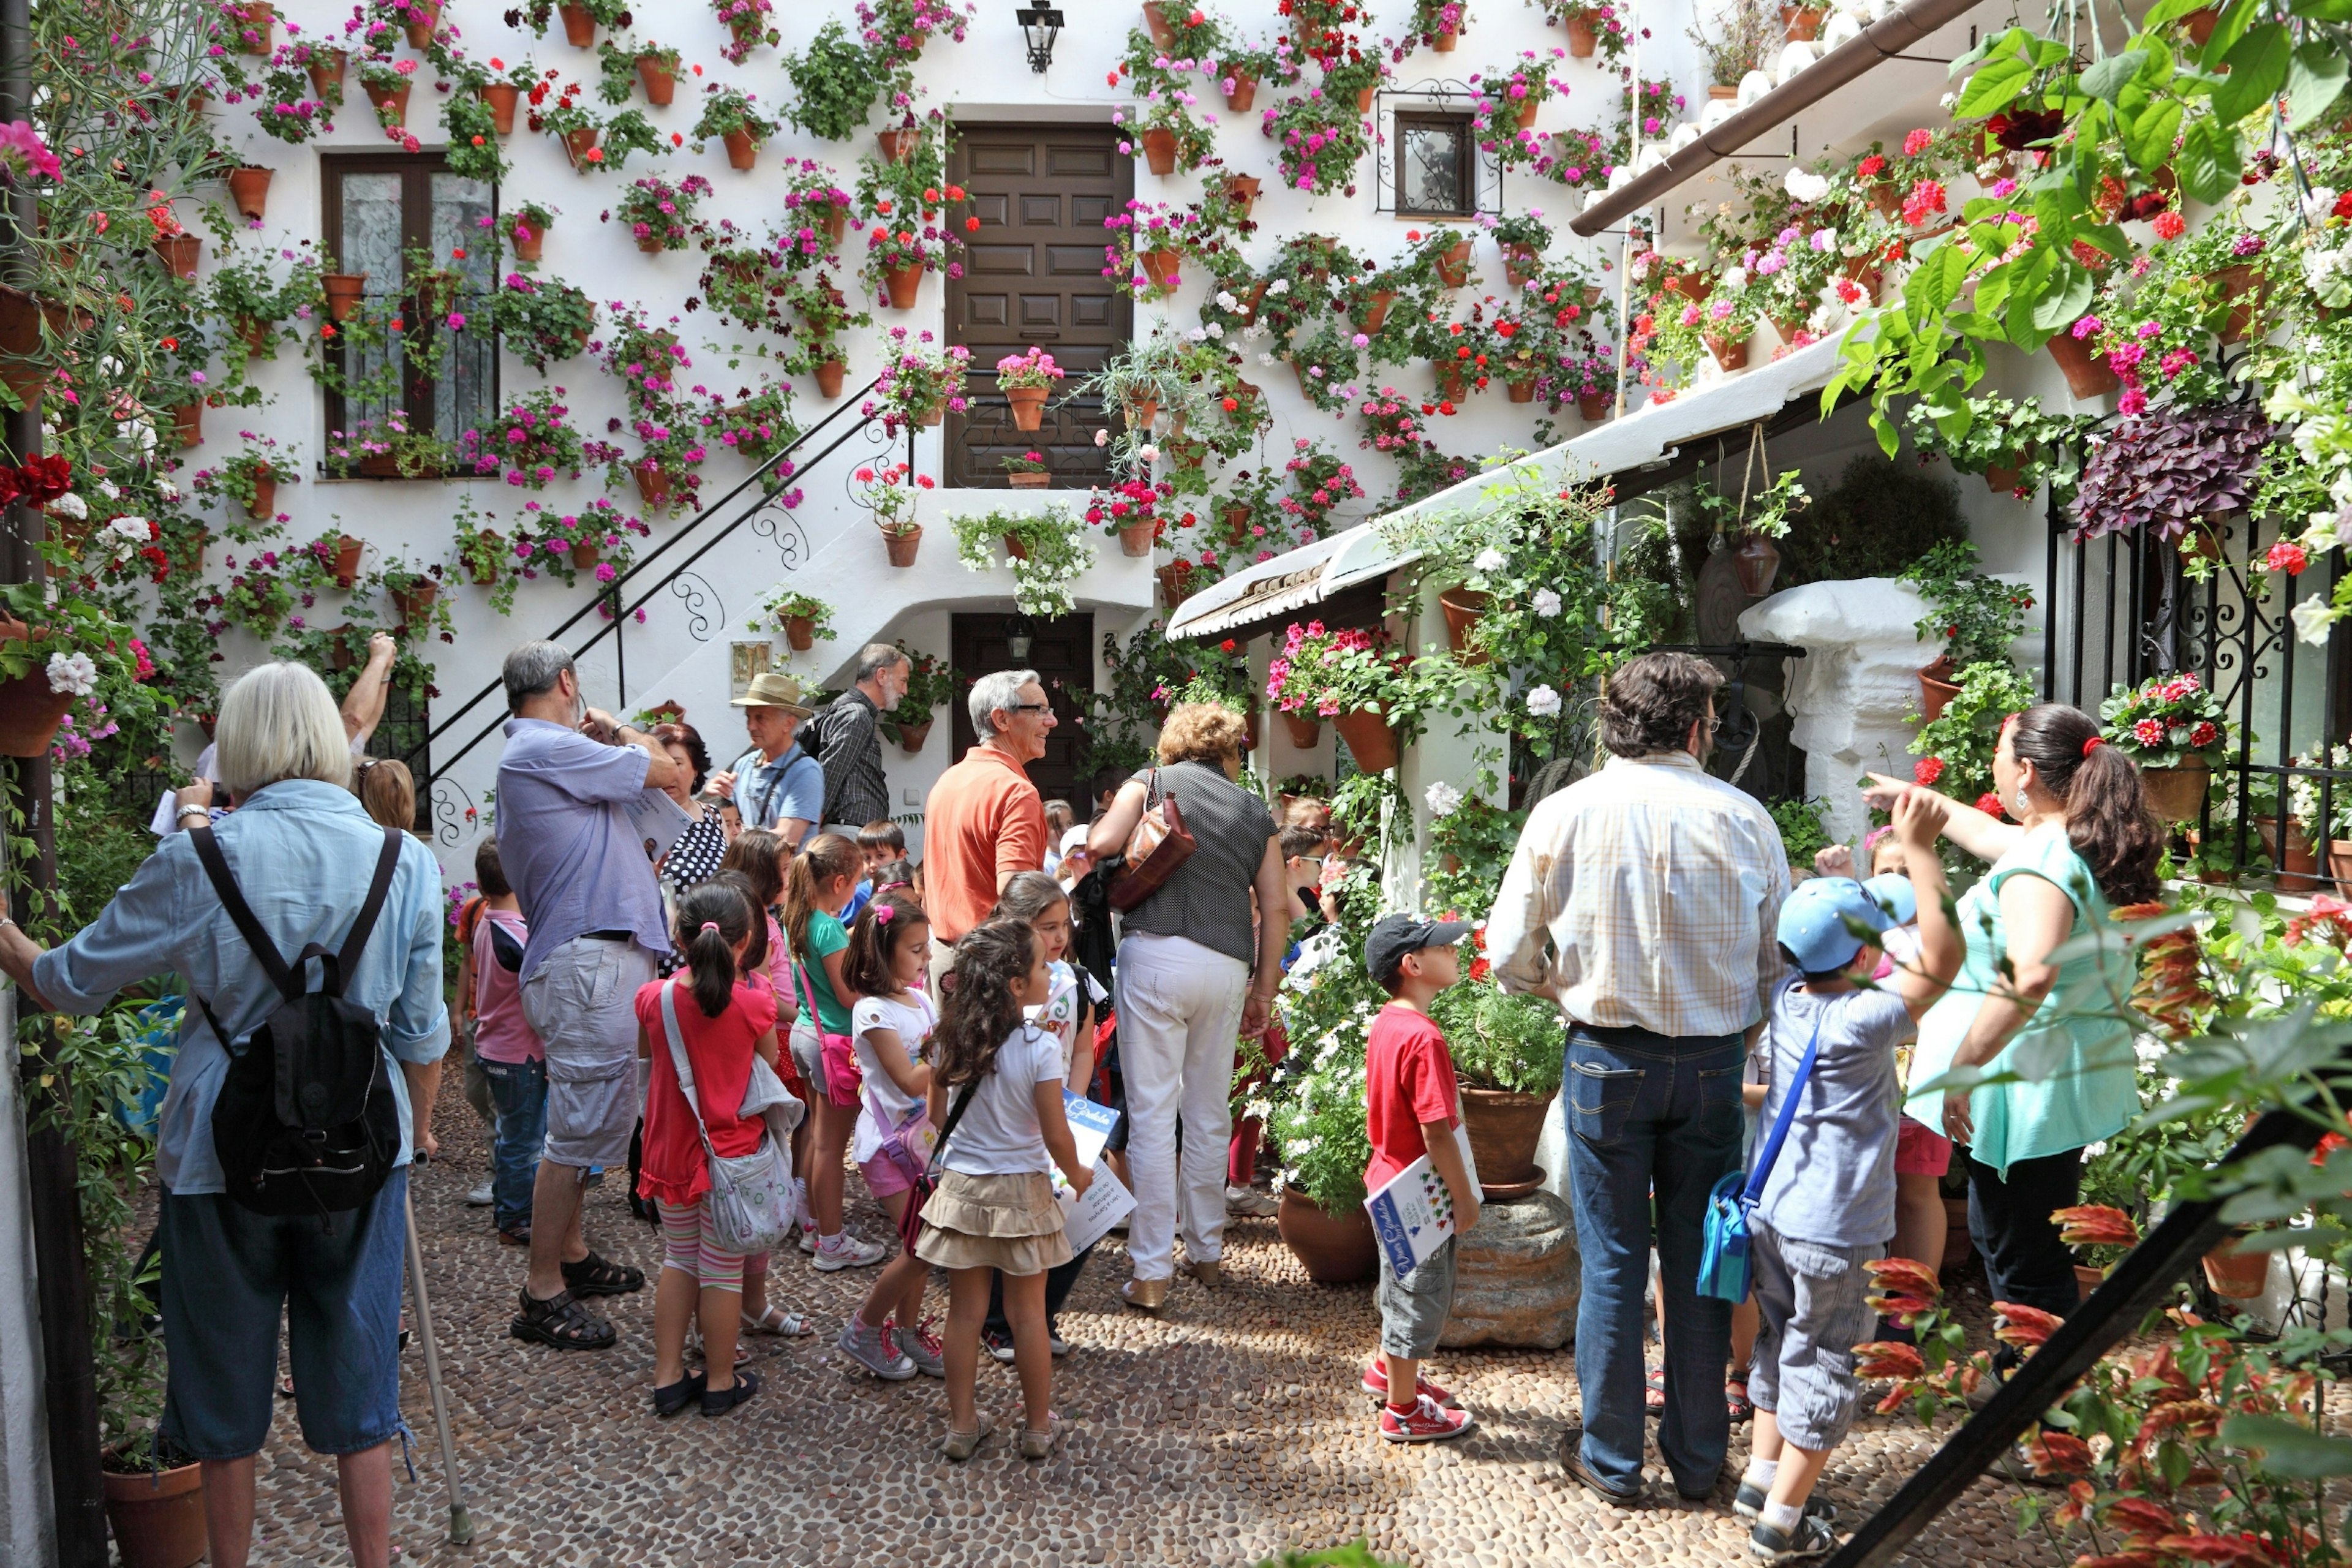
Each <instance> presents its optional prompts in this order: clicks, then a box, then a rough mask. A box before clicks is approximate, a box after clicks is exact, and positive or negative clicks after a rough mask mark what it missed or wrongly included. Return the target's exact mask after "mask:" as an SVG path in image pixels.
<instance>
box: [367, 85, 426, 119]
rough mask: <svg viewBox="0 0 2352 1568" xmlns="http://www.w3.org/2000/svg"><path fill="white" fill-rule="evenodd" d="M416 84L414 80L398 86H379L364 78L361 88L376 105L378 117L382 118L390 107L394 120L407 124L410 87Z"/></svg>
mask: <svg viewBox="0 0 2352 1568" xmlns="http://www.w3.org/2000/svg"><path fill="white" fill-rule="evenodd" d="M414 86H415V83H414V82H407V81H404V82H402V83H401V84H400V85H399V86H397V87H378V86H377V85H376V84H375V83H374V82H372V81H368V80H366V79H362V80H361V82H360V90H361V91H362V92H364V93H366V94H367V100H368V101H369V102H370V103H373V104H374V105H375V109H376V117H377V118H378V119H382V118H383V111H384V110H386V109H390V110H392V122H393V123H394V125H405V124H407V123H408V89H410V88H412V87H414Z"/></svg>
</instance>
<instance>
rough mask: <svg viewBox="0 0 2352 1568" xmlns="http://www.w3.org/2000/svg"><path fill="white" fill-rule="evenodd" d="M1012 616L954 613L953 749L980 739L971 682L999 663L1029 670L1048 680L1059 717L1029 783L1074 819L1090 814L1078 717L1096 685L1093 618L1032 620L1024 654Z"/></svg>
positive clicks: (959, 752)
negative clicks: (1015, 645)
mask: <svg viewBox="0 0 2352 1568" xmlns="http://www.w3.org/2000/svg"><path fill="white" fill-rule="evenodd" d="M1016 618H1017V617H1015V616H950V617H949V629H948V640H949V643H950V647H951V649H952V652H951V654H950V659H951V662H952V664H953V668H954V669H955V674H956V699H955V701H954V702H953V703H952V704H951V705H950V723H951V725H952V726H953V729H954V733H955V754H956V755H957V756H959V757H961V756H962V755H963V754H964V752H967V751H970V750H971V745H972V742H973V741H974V740H975V739H976V738H977V737H976V733H975V731H973V729H972V727H971V710H970V709H969V708H968V707H966V705H965V703H964V698H965V697H966V695H968V694H969V693H970V692H971V683H972V682H973V681H974V680H976V679H979V678H980V677H981V676H983V675H986V674H988V673H990V672H991V671H992V670H999V669H1034V670H1035V671H1036V672H1037V676H1038V679H1041V680H1043V681H1044V682H1045V695H1046V700H1048V701H1050V702H1052V703H1053V705H1054V717H1055V719H1056V720H1057V721H1059V722H1057V723H1056V724H1055V726H1054V731H1053V733H1051V734H1049V735H1048V736H1046V737H1045V755H1044V756H1042V757H1040V758H1038V759H1037V760H1036V761H1035V762H1034V763H1030V764H1029V782H1030V783H1032V784H1035V785H1036V786H1037V791H1038V793H1039V794H1040V795H1044V796H1045V798H1046V799H1047V800H1066V801H1068V802H1069V803H1070V807H1071V809H1072V810H1074V811H1076V813H1077V814H1078V820H1079V821H1081V822H1083V821H1085V820H1086V818H1087V806H1088V804H1089V797H1088V796H1087V792H1086V775H1085V772H1084V770H1085V767H1086V738H1085V731H1082V730H1080V729H1079V728H1078V720H1079V718H1080V717H1081V716H1082V715H1083V714H1084V712H1085V710H1086V703H1087V693H1088V692H1090V691H1092V690H1093V689H1094V685H1095V651H1094V641H1095V618H1094V616H1093V615H1092V614H1091V613H1087V614H1080V615H1075V616H1062V617H1061V618H1060V619H1059V620H1052V621H1035V620H1033V621H1031V622H1030V623H1029V626H1030V633H1031V635H1030V641H1029V655H1028V657H1027V658H1013V649H1012V647H1011V645H1010V644H1009V643H1008V642H1007V641H1006V637H1007V635H1008V634H1007V631H1006V626H1007V624H1008V623H1009V622H1011V621H1013V620H1014V619H1016Z"/></svg>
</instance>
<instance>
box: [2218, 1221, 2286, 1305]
mask: <svg viewBox="0 0 2352 1568" xmlns="http://www.w3.org/2000/svg"><path fill="white" fill-rule="evenodd" d="M2245 1234H2246V1233H2245V1232H2244V1231H2240V1232H2238V1233H2237V1235H2238V1237H2244V1235H2245ZM2270 1277H2271V1255H2270V1254H2269V1253H2267V1252H2242V1251H2240V1250H2239V1249H2238V1243H2237V1239H2235V1238H2233V1239H2231V1240H2230V1241H2225V1242H2223V1243H2222V1244H2221V1246H2219V1247H2215V1248H2214V1249H2213V1250H2212V1251H2210V1252H2209V1253H2207V1254H2206V1255H2205V1283H2206V1284H2207V1285H2208V1286H2210V1287H2211V1289H2212V1291H2213V1294H2215V1295H2216V1296H2227V1297H2229V1298H2230V1299H2231V1300H2233V1301H2245V1300H2252V1299H2253V1298H2254V1297H2256V1296H2259V1295H2261V1294H2262V1293H2263V1287H2264V1286H2265V1285H2267V1284H2268V1283H2269V1282H2270Z"/></svg>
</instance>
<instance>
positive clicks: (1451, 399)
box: [1430, 360, 1464, 403]
mask: <svg viewBox="0 0 2352 1568" xmlns="http://www.w3.org/2000/svg"><path fill="white" fill-rule="evenodd" d="M1430 370H1431V372H1432V373H1433V374H1434V375H1435V376H1436V377H1437V392H1438V395H1439V396H1441V397H1443V398H1444V399H1445V401H1446V402H1448V403H1459V402H1461V401H1462V398H1463V394H1464V378H1463V374H1462V367H1461V366H1460V365H1459V364H1458V363H1447V362H1445V361H1444V360H1440V361H1438V362H1437V363H1435V364H1433V365H1431V366H1430Z"/></svg>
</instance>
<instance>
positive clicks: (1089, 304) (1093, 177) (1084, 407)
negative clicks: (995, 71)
mask: <svg viewBox="0 0 2352 1568" xmlns="http://www.w3.org/2000/svg"><path fill="white" fill-rule="evenodd" d="M952 163H953V174H952V177H953V178H954V180H955V182H956V183H957V184H961V186H963V188H964V191H965V192H966V194H967V195H968V196H969V198H970V200H971V212H972V213H973V214H974V215H975V216H978V217H979V219H980V229H979V231H978V232H977V233H975V234H974V235H972V236H971V241H970V243H969V244H968V245H967V246H966V247H965V251H964V258H963V276H962V277H961V278H951V279H949V280H948V342H950V343H961V344H962V345H963V346H964V347H965V348H967V349H969V350H971V368H972V375H971V380H970V381H969V382H968V383H967V384H966V385H967V388H968V391H969V392H970V394H971V398H970V403H971V405H970V406H969V407H968V408H967V409H966V410H965V411H964V412H963V413H961V414H956V413H953V412H950V414H949V415H948V422H947V451H948V457H947V475H946V478H947V482H948V483H949V484H950V485H956V486H962V487H966V488H997V489H1002V488H1003V486H1004V485H1005V483H1006V478H1005V472H1004V469H1003V466H1002V463H1003V458H1007V457H1018V456H1020V455H1021V454H1022V453H1024V452H1037V453H1040V454H1042V455H1043V456H1044V457H1045V461H1046V465H1047V469H1048V471H1049V472H1050V473H1051V474H1052V475H1053V476H1054V484H1055V488H1056V489H1087V488H1089V487H1090V486H1092V485H1093V484H1094V483H1095V481H1096V480H1097V479H1098V478H1099V477H1100V476H1101V475H1102V473H1103V471H1104V469H1105V468H1106V466H1107V464H1106V458H1105V455H1104V453H1103V451H1102V449H1101V448H1099V447H1097V446H1096V445H1095V432H1096V431H1097V430H1098V429H1101V428H1103V427H1104V420H1103V412H1102V402H1101V400H1100V399H1099V398H1093V397H1084V398H1082V397H1076V396H1073V395H1071V393H1070V388H1071V387H1072V386H1073V385H1074V384H1076V382H1077V381H1079V380H1080V379H1081V378H1082V377H1085V376H1087V375H1090V374H1093V373H1094V372H1096V371H1097V370H1100V369H1101V368H1102V367H1103V363H1104V362H1105V361H1106V360H1108V358H1109V357H1110V356H1111V355H1112V354H1113V353H1116V352H1117V351H1118V349H1119V348H1121V347H1123V346H1124V345H1125V344H1126V342H1127V340H1128V334H1129V331H1130V330H1131V328H1132V323H1133V321H1134V303H1133V301H1131V300H1129V299H1128V297H1127V296H1126V295H1124V294H1121V293H1119V292H1118V291H1117V290H1115V289H1112V288H1111V286H1110V279H1107V278H1105V277H1104V276H1103V247H1104V246H1105V245H1106V244H1108V242H1109V240H1110V238H1111V235H1112V231H1111V230H1108V229H1106V228H1105V227H1103V219H1105V218H1107V217H1109V216H1113V215H1115V214H1118V213H1119V212H1122V211H1124V210H1125V208H1126V205H1127V200H1128V198H1129V196H1130V195H1134V193H1135V163H1134V161H1133V160H1132V159H1129V158H1123V157H1121V156H1120V155H1119V152H1118V135H1117V132H1114V131H1113V130H1112V129H1111V128H1109V127H1108V126H1091V125H980V126H967V127H961V128H959V130H958V132H957V137H956V146H955V153H954V156H953V159H952ZM1032 347H1038V348H1044V349H1045V350H1047V351H1048V352H1050V353H1052V354H1053V356H1054V359H1055V363H1058V364H1059V365H1060V366H1061V367H1062V369H1063V370H1064V371H1065V372H1066V373H1067V374H1068V377H1069V379H1068V380H1067V381H1065V382H1063V383H1061V384H1058V385H1057V386H1056V387H1055V391H1054V392H1053V394H1052V395H1050V396H1049V397H1048V398H1047V400H1046V409H1045V425H1044V427H1043V428H1041V429H1039V430H1037V431H1035V432H1034V433H1032V432H1024V431H1020V430H1016V429H1014V428H1013V417H1012V415H1011V412H1010V411H1009V410H1008V409H1007V408H1006V407H1005V404H1004V399H1003V396H1002V395H1000V394H999V393H998V392H997V390H996V362H997V361H998V360H1001V359H1003V357H1004V356H1005V355H1007V354H1016V353H1022V352H1023V351H1024V350H1026V349H1029V348H1032Z"/></svg>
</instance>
